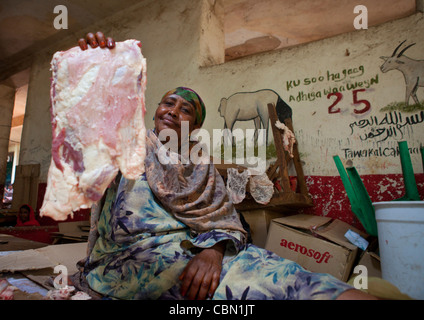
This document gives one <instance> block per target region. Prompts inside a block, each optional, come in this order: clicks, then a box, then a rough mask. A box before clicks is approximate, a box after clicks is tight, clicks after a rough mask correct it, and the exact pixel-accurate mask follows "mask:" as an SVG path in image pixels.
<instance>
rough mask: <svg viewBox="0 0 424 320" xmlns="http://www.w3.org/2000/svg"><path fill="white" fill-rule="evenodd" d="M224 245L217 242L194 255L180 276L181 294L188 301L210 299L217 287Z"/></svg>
mask: <svg viewBox="0 0 424 320" xmlns="http://www.w3.org/2000/svg"><path fill="white" fill-rule="evenodd" d="M225 247H226V243H225V242H219V243H217V244H216V245H214V246H213V247H211V248H207V249H203V250H202V251H201V252H200V253H198V254H197V255H195V256H194V257H193V259H191V260H190V262H189V263H188V264H187V266H186V267H185V269H184V271H183V272H182V274H181V275H180V280H181V281H182V285H181V294H182V295H183V296H186V297H187V298H188V299H190V300H194V299H198V300H203V299H206V298H207V297H212V296H213V294H214V293H215V290H216V288H217V287H218V285H219V278H220V276H221V269H222V258H223V256H224V251H225Z"/></svg>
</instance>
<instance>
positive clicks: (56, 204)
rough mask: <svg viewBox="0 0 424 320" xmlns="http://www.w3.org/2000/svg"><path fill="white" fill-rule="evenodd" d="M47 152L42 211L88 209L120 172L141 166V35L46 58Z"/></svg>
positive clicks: (61, 215) (59, 214) (62, 215)
mask: <svg viewBox="0 0 424 320" xmlns="http://www.w3.org/2000/svg"><path fill="white" fill-rule="evenodd" d="M51 70H52V76H53V78H52V84H51V89H50V94H51V117H52V119H51V120H52V138H53V140H52V159H51V164H50V168H49V172H48V177H47V179H48V180H47V189H46V194H45V196H44V202H43V205H42V207H41V210H40V215H41V216H49V217H51V218H53V219H55V220H66V219H67V217H68V216H69V215H71V216H73V212H74V211H76V210H79V209H83V208H90V207H91V205H92V204H93V203H95V202H96V201H98V200H99V199H100V198H101V197H102V196H103V194H104V192H105V190H106V188H107V187H108V185H109V184H110V182H111V181H112V180H113V179H114V178H115V177H116V175H117V173H118V171H119V170H120V171H121V172H122V175H123V176H124V177H126V178H128V179H136V178H137V177H139V176H140V175H141V174H143V172H144V158H145V153H146V149H145V138H146V129H145V126H144V114H145V111H146V110H145V101H144V91H145V88H146V60H145V59H144V57H143V55H142V53H141V49H140V42H139V41H137V40H127V41H123V42H117V43H116V47H115V48H114V49H101V48H100V47H98V48H95V49H92V48H89V49H87V50H84V51H83V50H81V49H80V48H79V47H74V48H72V49H69V50H68V51H61V52H56V53H55V54H54V56H53V59H52V62H51Z"/></svg>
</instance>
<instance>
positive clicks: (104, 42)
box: [78, 31, 115, 50]
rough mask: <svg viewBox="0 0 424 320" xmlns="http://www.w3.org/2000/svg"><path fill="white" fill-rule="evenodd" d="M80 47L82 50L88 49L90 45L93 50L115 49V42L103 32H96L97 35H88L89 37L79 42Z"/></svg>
mask: <svg viewBox="0 0 424 320" xmlns="http://www.w3.org/2000/svg"><path fill="white" fill-rule="evenodd" d="M78 45H79V47H80V48H81V50H86V49H88V45H90V46H91V47H92V48H97V47H99V46H100V48H109V49H112V48H115V40H113V39H112V38H111V37H108V38H106V37H105V35H104V34H103V32H100V31H99V32H96V34H93V33H91V32H90V33H87V35H86V36H85V39H84V38H81V39H79V40H78Z"/></svg>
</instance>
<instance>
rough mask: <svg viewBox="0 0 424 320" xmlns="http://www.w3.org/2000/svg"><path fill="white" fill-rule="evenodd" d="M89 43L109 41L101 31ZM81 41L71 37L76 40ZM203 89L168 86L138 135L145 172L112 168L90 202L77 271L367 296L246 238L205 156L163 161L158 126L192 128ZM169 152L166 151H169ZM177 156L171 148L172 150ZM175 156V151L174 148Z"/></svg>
mask: <svg viewBox="0 0 424 320" xmlns="http://www.w3.org/2000/svg"><path fill="white" fill-rule="evenodd" d="M87 42H88V43H89V44H90V45H91V46H94V47H95V46H97V45H98V43H99V44H100V46H102V47H109V48H113V45H111V46H109V44H110V43H111V40H110V39H108V41H106V40H105V38H104V36H103V34H101V33H98V34H96V36H94V35H92V34H89V35H88V36H87ZM87 42H86V41H84V40H80V42H79V44H80V46H81V48H82V49H84V48H86V47H87ZM205 116H206V109H205V105H204V103H203V101H202V99H201V98H200V97H199V96H198V94H197V93H196V92H194V91H193V90H191V89H189V88H184V87H179V88H176V89H174V90H171V91H169V92H167V93H166V94H165V95H164V96H163V97H162V99H161V101H160V103H159V106H158V108H157V110H156V113H155V117H154V119H155V128H154V130H149V131H148V134H147V139H146V150H147V156H146V160H145V167H146V172H145V174H144V175H143V176H142V177H141V178H140V179H138V180H135V181H130V180H127V179H125V178H124V177H118V178H117V179H116V180H115V183H114V184H112V185H111V187H110V188H109V189H108V190H107V192H106V194H105V197H104V199H103V200H102V203H101V204H99V205H97V206H96V207H95V208H93V210H92V226H93V230H92V232H91V233H90V239H89V255H88V257H87V258H86V259H85V260H83V261H81V263H80V265H81V267H82V268H81V270H82V272H81V274H80V279H79V280H81V279H83V281H86V282H87V283H88V285H89V287H90V288H91V289H92V290H94V291H95V292H97V293H100V294H101V295H102V296H109V297H113V298H119V299H206V298H213V299H278V300H281V299H335V298H355V297H358V298H366V295H362V293H361V292H360V291H356V290H352V289H353V288H352V287H350V286H348V285H347V284H345V283H343V282H341V281H339V280H337V279H335V278H334V277H332V276H330V275H327V274H317V273H311V272H308V271H306V270H304V269H303V268H301V267H300V266H299V265H297V264H296V263H294V262H292V261H289V260H286V259H283V258H280V257H278V256H277V255H275V254H273V253H271V252H269V251H266V250H264V249H261V248H258V247H256V246H254V245H251V244H246V241H245V239H246V231H245V230H244V228H243V226H242V224H241V222H240V219H239V216H238V214H237V212H236V210H235V209H234V206H233V204H232V203H231V201H230V200H229V197H228V195H227V192H226V188H225V184H224V182H223V179H222V177H221V176H220V175H219V173H218V171H217V170H216V169H215V168H214V166H213V164H196V165H195V164H193V163H189V164H183V163H182V162H181V161H180V162H179V163H177V164H168V165H167V164H163V162H161V161H159V158H160V154H161V156H169V157H171V156H173V154H171V152H168V153H166V154H165V155H164V154H163V153H161V151H160V150H161V146H162V142H161V141H160V140H159V138H158V136H159V135H160V133H161V132H162V130H164V129H172V130H174V131H175V132H176V133H177V136H178V147H179V148H181V147H182V145H181V143H182V141H184V137H182V136H181V135H182V131H181V128H182V125H183V124H184V123H186V124H188V126H189V132H190V133H191V132H192V131H193V130H194V129H197V128H200V127H201V126H202V124H203V122H204V119H205ZM174 155H175V154H174ZM178 156H179V155H178ZM179 160H181V156H179Z"/></svg>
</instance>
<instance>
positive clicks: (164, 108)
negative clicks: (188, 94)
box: [155, 94, 200, 141]
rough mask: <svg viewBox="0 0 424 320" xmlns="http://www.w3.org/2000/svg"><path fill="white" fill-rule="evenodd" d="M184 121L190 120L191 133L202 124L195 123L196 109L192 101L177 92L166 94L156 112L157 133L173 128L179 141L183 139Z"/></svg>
mask: <svg viewBox="0 0 424 320" xmlns="http://www.w3.org/2000/svg"><path fill="white" fill-rule="evenodd" d="M182 121H187V122H188V125H189V133H191V132H192V131H193V130H194V129H198V128H200V125H197V124H196V125H195V122H196V110H195V108H194V106H193V105H192V104H191V103H189V102H188V101H187V100H185V99H183V98H181V97H180V96H178V95H176V94H170V95H167V96H165V97H164V98H163V99H162V101H161V102H160V103H159V106H158V108H157V109H156V113H155V129H156V132H157V134H159V132H160V131H161V130H163V129H173V130H175V132H176V133H177V135H178V141H181V125H182Z"/></svg>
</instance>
